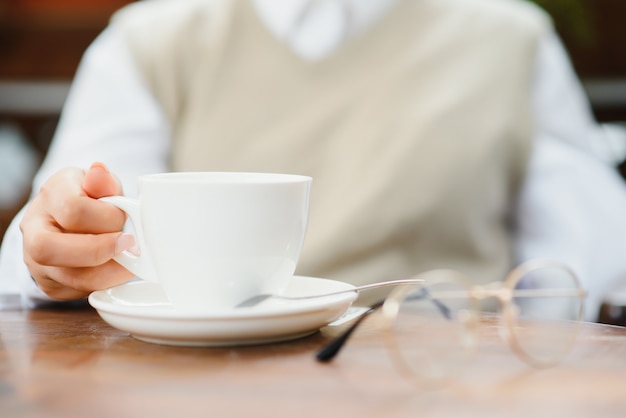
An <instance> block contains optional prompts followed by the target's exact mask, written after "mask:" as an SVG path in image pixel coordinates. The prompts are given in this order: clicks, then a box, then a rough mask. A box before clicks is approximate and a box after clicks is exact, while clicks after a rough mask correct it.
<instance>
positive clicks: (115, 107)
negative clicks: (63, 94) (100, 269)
mask: <svg viewBox="0 0 626 418" xmlns="http://www.w3.org/2000/svg"><path fill="white" fill-rule="evenodd" d="M169 143H170V129H169V125H168V121H167V119H166V118H165V116H164V114H163V112H162V109H161V108H160V107H159V105H158V104H157V102H156V101H155V100H154V98H153V97H152V96H151V95H150V94H149V93H148V90H147V89H146V87H145V86H144V82H143V80H142V79H141V77H140V75H139V73H138V71H137V69H136V67H135V65H134V63H133V61H132V57H131V55H130V53H129V51H128V50H127V47H126V45H125V44H124V42H123V40H122V38H121V36H119V34H118V33H116V32H115V31H114V30H113V29H110V28H109V29H106V30H105V31H104V32H103V33H102V34H101V35H100V36H99V37H98V38H97V39H96V40H95V41H94V43H93V44H92V45H91V46H90V47H89V48H88V50H87V51H86V52H85V55H84V57H83V59H82V61H81V63H80V65H79V68H78V70H77V73H76V76H75V78H74V81H73V83H72V87H71V89H70V92H69V95H68V97H67V100H66V102H65V105H64V108H63V113H62V117H61V119H60V121H59V126H58V128H57V131H56V133H55V137H54V141H53V142H52V144H51V147H50V150H49V152H48V154H47V156H46V159H45V161H44V162H43V164H42V166H41V168H40V169H39V171H38V173H37V175H36V176H35V179H34V181H33V189H32V190H33V192H34V193H35V192H36V191H38V190H39V188H40V187H41V185H42V184H43V183H44V182H45V180H46V179H47V178H49V177H50V176H51V175H52V174H53V173H55V172H56V171H57V170H59V169H61V168H63V167H67V166H76V167H81V168H88V167H89V166H90V165H91V163H93V162H95V161H101V162H104V163H105V164H106V165H107V166H108V167H109V168H110V169H111V171H112V172H113V173H114V174H115V175H117V176H118V177H119V179H120V181H121V183H122V185H123V188H124V192H125V194H126V195H131V196H132V195H136V179H137V177H138V176H140V175H142V174H147V173H152V172H162V171H167V169H168V167H167V161H168V153H169ZM22 212H23V210H22ZM20 219H21V212H20V214H19V215H18V216H17V217H16V218H15V219H14V220H13V222H12V223H11V225H10V226H9V228H8V229H7V232H6V234H5V238H4V241H3V244H2V247H1V250H0V309H2V308H5V309H6V308H15V307H16V305H21V306H31V305H32V304H33V303H34V302H36V301H38V300H48V298H47V296H46V295H45V294H44V293H43V292H42V291H41V290H39V288H38V287H37V286H36V285H35V283H34V281H33V280H32V279H31V277H30V274H29V272H28V269H27V268H26V265H25V264H24V262H23V252H22V236H21V233H20V231H19V227H18V225H19V221H20Z"/></svg>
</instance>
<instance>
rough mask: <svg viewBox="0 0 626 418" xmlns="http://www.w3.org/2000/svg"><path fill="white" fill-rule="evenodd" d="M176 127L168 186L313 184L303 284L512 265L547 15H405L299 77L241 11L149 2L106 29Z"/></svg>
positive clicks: (472, 1) (396, 11)
mask: <svg viewBox="0 0 626 418" xmlns="http://www.w3.org/2000/svg"><path fill="white" fill-rule="evenodd" d="M112 24H113V25H115V26H117V27H119V28H120V29H121V30H122V31H123V33H124V34H125V36H126V37H127V39H128V41H129V45H130V46H131V51H132V53H133V55H134V57H135V59H136V61H137V64H138V68H139V69H140V72H141V74H142V75H143V77H144V79H145V82H146V86H147V87H148V89H149V90H150V91H151V92H152V94H153V95H154V97H155V98H156V100H158V102H159V103H160V104H161V105H162V107H163V109H164V111H165V113H166V115H167V117H168V118H169V121H170V124H171V127H172V144H171V169H172V170H174V171H197V170H204V171H263V172H282V173H298V174H305V175H310V176H312V177H313V187H312V195H311V210H310V218H309V225H308V231H307V236H306V239H305V244H304V248H303V250H302V255H301V261H300V263H299V265H298V269H297V273H299V274H303V275H313V276H320V277H328V278H333V279H340V280H345V281H348V282H351V283H354V284H363V283H367V282H372V281H377V280H383V279H393V278H401V277H406V276H410V275H412V274H415V273H417V272H421V271H424V270H427V269H431V268H439V267H447V268H458V269H461V270H462V271H464V272H466V273H467V274H468V275H469V276H470V277H471V278H472V279H473V280H474V281H476V282H486V281H489V280H494V279H497V278H501V277H502V275H503V274H504V272H505V271H506V270H507V269H508V268H509V267H510V264H511V260H512V246H511V240H510V236H511V231H510V216H511V213H512V209H513V202H514V197H515V195H516V193H517V191H518V188H519V186H520V182H521V181H522V179H523V176H524V171H525V166H526V163H527V159H528V155H529V150H530V147H531V145H532V144H531V143H532V125H531V118H530V81H531V73H532V68H533V64H534V59H535V56H536V49H537V44H538V41H539V39H540V37H541V36H542V34H543V33H544V32H545V31H546V30H548V27H549V22H548V19H546V18H545V16H544V15H543V13H541V12H540V11H539V10H538V9H536V8H534V7H532V6H531V5H528V4H525V2H514V1H510V0H404V1H402V0H401V1H399V2H398V4H397V5H395V6H394V8H393V9H392V10H391V11H389V12H388V13H387V14H386V15H385V16H384V17H383V18H382V19H381V21H380V22H379V23H378V24H377V25H376V26H375V27H373V28H371V30H369V31H368V32H367V33H364V34H363V35H362V36H359V37H358V38H355V39H353V40H351V41H349V42H348V43H346V44H345V45H343V46H342V47H340V48H339V49H338V50H336V51H335V52H334V53H333V54H332V55H330V56H329V57H327V58H325V59H322V60H320V61H315V62H310V61H306V60H304V59H302V58H300V57H298V55H296V54H295V53H294V52H292V51H291V50H290V49H289V47H288V46H286V45H285V44H283V43H281V42H280V41H278V40H277V39H275V38H274V36H273V35H272V34H271V32H269V31H268V30H267V28H265V27H264V26H263V23H262V22H261V21H260V20H259V18H258V16H257V15H256V13H255V11H254V9H253V7H252V5H251V4H250V3H249V2H248V1H247V0H187V1H184V2H180V1H175V2H174V1H169V0H151V1H147V2H138V3H135V4H132V5H131V6H129V7H127V8H125V9H123V10H122V11H121V12H119V13H118V14H117V15H116V16H115V18H114V19H113V22H112Z"/></svg>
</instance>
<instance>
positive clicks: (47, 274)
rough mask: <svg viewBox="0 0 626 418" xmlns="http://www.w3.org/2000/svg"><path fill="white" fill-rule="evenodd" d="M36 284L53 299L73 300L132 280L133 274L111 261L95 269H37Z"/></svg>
mask: <svg viewBox="0 0 626 418" xmlns="http://www.w3.org/2000/svg"><path fill="white" fill-rule="evenodd" d="M38 277H39V278H38V279H36V281H37V284H38V285H39V287H40V289H41V290H42V291H43V292H44V293H46V294H47V295H48V296H50V297H51V298H53V299H57V300H75V299H81V298H84V297H86V296H88V295H89V294H90V293H91V292H93V291H96V290H102V289H108V288H110V287H113V286H117V285H120V284H122V283H125V282H127V281H128V280H130V279H132V278H133V274H132V273H130V272H129V271H128V270H126V269H125V268H124V267H122V266H121V265H119V264H118V263H116V262H115V261H113V260H111V261H108V262H106V263H105V264H103V265H100V266H97V267H83V268H62V267H44V268H40V269H39V274H38Z"/></svg>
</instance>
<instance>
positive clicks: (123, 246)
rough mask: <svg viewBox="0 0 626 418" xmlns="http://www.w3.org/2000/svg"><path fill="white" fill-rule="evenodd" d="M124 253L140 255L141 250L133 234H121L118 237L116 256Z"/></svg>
mask: <svg viewBox="0 0 626 418" xmlns="http://www.w3.org/2000/svg"><path fill="white" fill-rule="evenodd" d="M124 251H129V252H131V253H132V254H135V255H139V248H138V247H137V244H136V243H135V237H134V236H133V234H120V236H119V237H117V242H116V243H115V254H116V255H117V254H119V253H121V252H124Z"/></svg>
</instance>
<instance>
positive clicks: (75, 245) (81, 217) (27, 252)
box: [20, 163, 135, 300]
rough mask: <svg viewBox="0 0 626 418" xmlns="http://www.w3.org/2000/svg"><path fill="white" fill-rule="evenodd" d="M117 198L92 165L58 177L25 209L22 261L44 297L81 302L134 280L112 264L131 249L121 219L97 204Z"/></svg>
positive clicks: (104, 174)
mask: <svg viewBox="0 0 626 418" xmlns="http://www.w3.org/2000/svg"><path fill="white" fill-rule="evenodd" d="M121 193H122V188H121V186H120V184H119V183H118V182H117V180H116V179H115V178H114V177H113V176H112V175H111V173H109V171H108V169H107V168H106V167H105V166H104V164H101V163H94V164H93V165H92V166H91V168H90V169H89V170H88V171H87V172H85V171H84V170H81V169H78V168H66V169H63V170H61V171H59V172H57V173H56V174H54V175H53V176H52V177H50V178H49V179H48V181H46V183H45V184H44V185H43V187H42V188H41V190H40V191H39V193H38V194H37V195H36V196H35V198H34V199H33V201H32V202H31V203H30V204H29V206H28V208H27V209H26V212H25V213H24V218H23V219H22V222H21V224H20V229H21V231H22V234H23V236H24V261H25V263H26V265H27V266H28V269H29V270H30V273H31V276H32V277H33V279H34V280H35V281H36V282H37V284H38V285H39V287H40V288H41V290H43V291H44V292H45V293H46V294H47V295H48V296H50V297H51V298H53V299H59V300H70V299H80V298H83V297H86V296H88V295H89V293H91V292H92V291H94V290H100V289H105V288H108V287H112V286H116V285H118V284H121V283H123V282H126V281H128V280H129V279H131V278H132V277H133V274H132V273H130V272H129V271H128V270H126V269H125V268H124V267H122V266H121V265H119V264H118V263H116V262H115V261H114V260H112V258H113V256H115V255H116V254H119V253H120V252H122V251H125V250H128V249H130V248H131V247H133V246H134V245H135V241H134V239H133V236H132V235H129V234H123V233H122V232H121V231H122V227H123V226H124V223H125V220H126V217H125V214H124V212H122V211H121V210H119V209H117V208H115V207H113V206H111V205H109V204H108V203H104V202H100V201H98V200H97V199H98V198H100V197H104V196H112V195H119V194H121Z"/></svg>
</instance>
